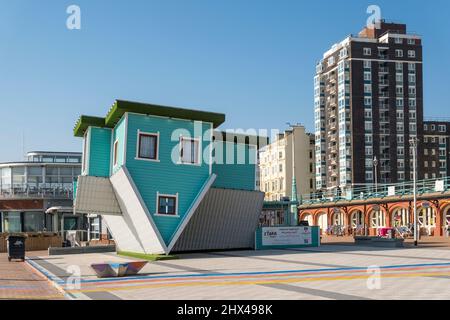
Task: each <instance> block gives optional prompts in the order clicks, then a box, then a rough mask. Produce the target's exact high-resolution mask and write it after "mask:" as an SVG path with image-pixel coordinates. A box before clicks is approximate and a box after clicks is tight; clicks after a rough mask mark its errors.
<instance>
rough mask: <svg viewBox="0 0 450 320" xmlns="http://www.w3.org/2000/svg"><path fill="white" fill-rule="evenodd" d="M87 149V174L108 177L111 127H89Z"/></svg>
mask: <svg viewBox="0 0 450 320" xmlns="http://www.w3.org/2000/svg"><path fill="white" fill-rule="evenodd" d="M89 150H90V152H89V161H88V164H89V166H88V170H87V174H88V175H90V176H95V177H109V174H110V163H111V129H105V128H96V127H91V128H90V130H89Z"/></svg>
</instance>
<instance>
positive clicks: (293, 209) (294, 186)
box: [287, 122, 298, 226]
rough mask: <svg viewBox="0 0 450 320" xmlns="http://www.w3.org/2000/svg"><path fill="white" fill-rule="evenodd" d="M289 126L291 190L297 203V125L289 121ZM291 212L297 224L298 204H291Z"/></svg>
mask: <svg viewBox="0 0 450 320" xmlns="http://www.w3.org/2000/svg"><path fill="white" fill-rule="evenodd" d="M287 125H288V126H289V127H291V128H292V192H291V202H292V203H296V202H297V201H298V196H297V180H296V178H295V128H296V126H295V125H291V124H290V123H289V122H288V123H287ZM291 212H292V221H291V225H293V226H296V225H298V221H297V220H298V219H297V205H296V204H292V206H291Z"/></svg>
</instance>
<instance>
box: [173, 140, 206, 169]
mask: <svg viewBox="0 0 450 320" xmlns="http://www.w3.org/2000/svg"><path fill="white" fill-rule="evenodd" d="M183 140H190V141H197V142H198V148H197V152H198V155H197V163H191V162H183V158H182V156H181V150H182V148H183V144H182V143H181V142H182V141H183ZM201 148H202V147H201V138H192V137H183V136H180V141H179V152H178V154H179V159H178V164H181V165H186V166H198V167H199V166H201V164H202V161H201V155H200V152H201Z"/></svg>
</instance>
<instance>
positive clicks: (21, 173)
mask: <svg viewBox="0 0 450 320" xmlns="http://www.w3.org/2000/svg"><path fill="white" fill-rule="evenodd" d="M81 162H82V154H81V153H75V152H40V151H39V152H29V153H28V154H27V155H26V159H25V161H23V162H11V163H0V221H1V225H0V228H1V229H0V232H4V233H16V232H42V231H49V232H51V231H54V232H57V231H60V230H61V229H64V230H80V229H81V228H82V227H83V221H82V219H81V217H77V216H74V215H73V213H70V212H67V213H66V214H64V213H61V212H60V213H58V214H52V213H46V211H47V209H49V208H51V207H56V206H57V207H64V208H71V207H72V206H73V182H74V180H75V179H76V178H77V177H78V176H79V175H80V174H81ZM67 211H68V210H67Z"/></svg>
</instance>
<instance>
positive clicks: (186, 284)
mask: <svg viewBox="0 0 450 320" xmlns="http://www.w3.org/2000/svg"><path fill="white" fill-rule="evenodd" d="M372 276H373V275H367V274H366V275H353V276H339V277H320V278H319V277H309V278H290V279H271V280H257V281H255V280H253V281H211V282H181V283H169V284H151V285H141V286H128V287H110V288H96V289H87V290H84V289H80V290H70V291H68V292H70V293H76V292H100V291H130V290H141V289H150V288H167V287H170V288H171V287H190V286H230V285H261V284H276V283H297V282H315V281H344V280H358V279H369V277H372ZM433 276H450V272H434V273H430V272H429V273H427V272H422V273H405V274H381V275H380V278H412V277H433Z"/></svg>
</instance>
